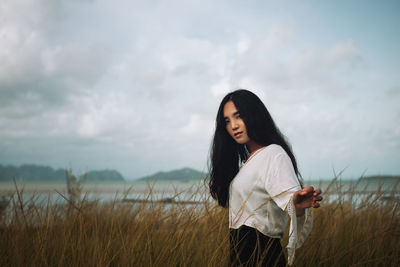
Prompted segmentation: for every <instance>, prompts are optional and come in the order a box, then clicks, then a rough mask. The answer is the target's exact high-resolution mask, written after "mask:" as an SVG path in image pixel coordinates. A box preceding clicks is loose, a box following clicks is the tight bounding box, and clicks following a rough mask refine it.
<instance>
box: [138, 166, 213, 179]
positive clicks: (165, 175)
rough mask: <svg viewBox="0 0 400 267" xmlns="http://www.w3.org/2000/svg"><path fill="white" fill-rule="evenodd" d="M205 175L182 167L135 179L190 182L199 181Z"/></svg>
mask: <svg viewBox="0 0 400 267" xmlns="http://www.w3.org/2000/svg"><path fill="white" fill-rule="evenodd" d="M206 176H207V174H206V173H204V172H200V171H197V170H195V169H192V168H183V169H178V170H172V171H168V172H157V173H155V174H152V175H148V176H145V177H141V178H139V179H137V180H136V181H156V182H164V181H166V182H190V181H200V180H203V179H204V178H205V177H206Z"/></svg>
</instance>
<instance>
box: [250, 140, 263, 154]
mask: <svg viewBox="0 0 400 267" xmlns="http://www.w3.org/2000/svg"><path fill="white" fill-rule="evenodd" d="M246 147H247V150H248V151H249V152H250V154H249V157H250V156H251V155H253V154H254V152H256V151H257V150H259V149H260V148H262V147H263V146H262V145H259V144H257V143H256V142H254V141H252V140H250V141H249V142H248V143H247V144H246Z"/></svg>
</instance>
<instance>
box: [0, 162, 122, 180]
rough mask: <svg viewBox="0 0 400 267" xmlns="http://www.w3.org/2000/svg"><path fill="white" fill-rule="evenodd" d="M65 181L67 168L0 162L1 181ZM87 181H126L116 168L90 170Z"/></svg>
mask: <svg viewBox="0 0 400 267" xmlns="http://www.w3.org/2000/svg"><path fill="white" fill-rule="evenodd" d="M14 179H15V180H16V181H18V182H65V179H66V170H65V169H57V170H55V169H53V168H51V167H49V166H41V165H34V164H24V165H21V166H20V167H16V166H12V165H7V166H3V165H1V164H0V182H12V181H13V180H14ZM85 181H86V182H124V181H125V179H124V177H123V176H122V175H121V174H120V173H119V172H118V171H116V170H101V171H96V170H93V171H89V172H87V176H86V178H85Z"/></svg>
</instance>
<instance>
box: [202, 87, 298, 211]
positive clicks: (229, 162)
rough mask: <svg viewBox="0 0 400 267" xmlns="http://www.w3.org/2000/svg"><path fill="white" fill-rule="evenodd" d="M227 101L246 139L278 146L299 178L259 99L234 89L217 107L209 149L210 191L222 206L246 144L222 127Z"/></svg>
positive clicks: (224, 204) (283, 143)
mask: <svg viewBox="0 0 400 267" xmlns="http://www.w3.org/2000/svg"><path fill="white" fill-rule="evenodd" d="M229 101H232V102H233V103H234V104H235V106H236V109H237V110H238V111H239V114H240V117H241V118H242V119H243V121H244V124H245V125H246V129H247V134H248V136H249V138H250V139H251V140H253V141H254V142H256V143H257V144H259V145H261V146H268V145H271V144H277V145H280V146H281V147H282V148H283V149H284V150H285V151H286V153H287V154H288V155H289V157H290V159H291V161H292V164H293V168H294V171H295V173H296V175H297V176H298V177H301V175H300V173H299V171H298V169H297V163H296V158H295V157H294V155H293V152H292V149H291V147H290V145H289V143H288V142H287V141H286V139H285V137H284V135H283V134H282V133H281V132H280V131H279V129H278V127H276V125H275V123H274V121H273V119H272V117H271V115H270V114H269V112H268V110H267V108H266V107H265V105H264V104H263V102H262V101H261V100H260V98H258V96H256V95H255V94H254V93H252V92H250V91H248V90H244V89H239V90H236V91H234V92H231V93H229V94H227V95H226V96H225V97H224V98H223V99H222V102H221V104H220V106H219V108H218V113H217V118H216V122H215V133H214V138H213V142H212V146H211V151H210V160H211V162H210V163H211V164H210V166H209V168H210V172H209V173H210V177H209V188H210V193H211V196H212V197H213V198H214V199H215V200H217V201H218V204H219V205H220V206H222V207H227V206H228V204H229V203H228V202H229V186H230V183H231V182H232V180H233V178H234V177H235V176H236V174H237V173H238V171H239V163H240V161H243V160H246V159H247V158H248V155H249V152H248V150H247V148H246V146H245V145H241V144H238V143H237V142H236V141H235V140H234V139H233V138H232V137H231V136H230V135H229V133H228V132H227V130H226V122H225V119H224V106H225V104H226V103H227V102H229Z"/></svg>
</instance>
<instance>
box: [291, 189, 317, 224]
mask: <svg viewBox="0 0 400 267" xmlns="http://www.w3.org/2000/svg"><path fill="white" fill-rule="evenodd" d="M321 200H322V197H321V189H317V190H314V187H312V186H307V187H305V188H303V189H301V190H298V191H296V192H294V194H293V203H294V206H295V208H296V216H298V217H300V216H303V215H304V213H305V210H306V208H311V207H313V208H318V207H319V206H320V204H319V202H320V201H321Z"/></svg>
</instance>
